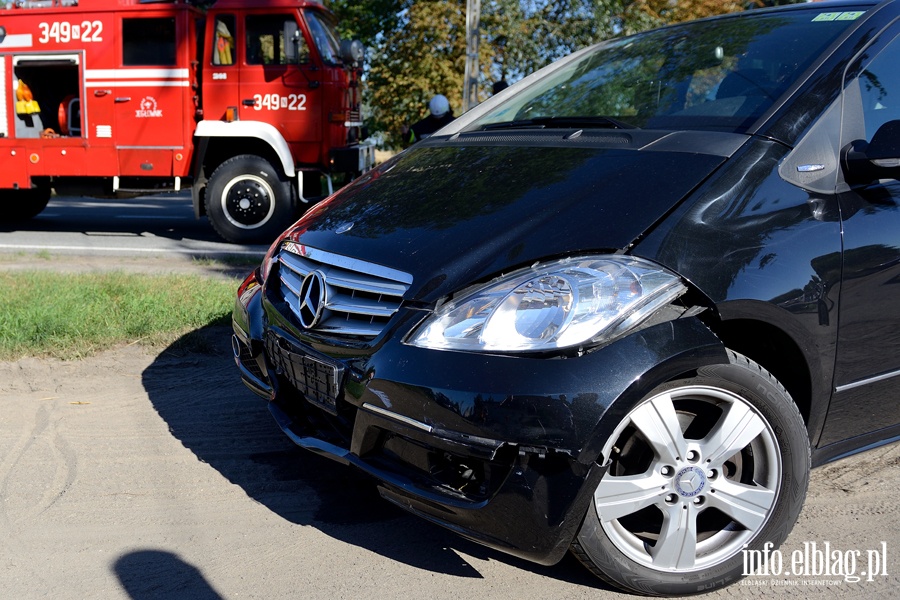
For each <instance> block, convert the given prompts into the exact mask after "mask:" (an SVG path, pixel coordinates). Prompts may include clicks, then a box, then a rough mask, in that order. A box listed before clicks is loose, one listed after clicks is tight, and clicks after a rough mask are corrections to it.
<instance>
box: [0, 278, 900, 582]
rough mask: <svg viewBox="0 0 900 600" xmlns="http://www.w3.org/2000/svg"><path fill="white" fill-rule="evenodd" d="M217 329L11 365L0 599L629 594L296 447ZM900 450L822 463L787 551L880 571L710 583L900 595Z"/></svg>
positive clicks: (6, 378)
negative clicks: (534, 559) (193, 341)
mask: <svg viewBox="0 0 900 600" xmlns="http://www.w3.org/2000/svg"><path fill="white" fill-rule="evenodd" d="M57 266H58V265H57ZM194 267H195V268H196V267H197V265H194ZM201 267H202V268H206V267H205V266H203V265H201ZM0 268H5V267H4V266H3V265H2V261H0ZM203 333H204V335H206V336H207V337H208V339H209V340H210V342H211V345H212V347H213V350H211V351H210V352H209V353H207V354H182V353H178V352H177V351H174V350H167V349H147V348H142V347H140V346H136V345H132V346H122V347H120V348H117V349H114V350H111V351H108V352H105V353H103V354H101V355H98V356H94V357H91V358H88V359H84V360H80V361H73V362H63V361H58V360H45V359H24V360H20V361H17V362H6V363H0V597H3V598H16V599H21V600H26V599H32V598H33V599H38V598H40V599H43V598H48V597H49V598H63V599H70V598H71V599H76V598H77V599H82V598H100V599H118V598H132V599H149V598H200V599H207V598H208V599H213V598H311V599H320V598H321V599H333V598H353V599H355V598H387V599H392V598H415V599H423V598H435V599H443V598H446V599H450V598H453V599H458V598H479V599H485V600H490V599H512V598H515V599H516V600H526V599H549V598H566V599H580V598H585V599H587V598H590V599H592V600H597V599H602V598H626V597H630V596H625V595H622V594H618V593H616V592H613V591H610V590H609V589H608V588H607V587H605V586H604V585H603V584H601V583H599V582H598V581H595V580H594V579H593V578H592V577H591V576H590V575H589V574H588V573H587V572H586V571H585V570H584V569H583V568H582V567H581V566H580V565H579V564H577V562H576V561H575V560H574V559H572V558H571V557H568V558H566V559H565V560H564V561H563V562H562V563H560V564H558V565H556V566H553V567H541V566H537V565H532V564H530V563H526V562H523V561H521V560H517V559H515V558H511V557H508V556H505V555H503V554H501V553H498V552H494V551H492V550H488V549H485V548H482V547H480V546H477V545H475V544H472V543H469V542H467V541H465V540H462V539H460V538H458V537H457V536H455V535H453V534H452V533H450V532H446V531H444V530H443V529H440V528H438V527H435V526H433V525H430V524H427V523H424V522H422V521H421V520H419V519H417V518H415V517H413V516H410V515H407V514H405V513H403V512H401V511H399V510H398V509H395V508H393V507H392V506H390V505H388V504H386V503H385V502H384V501H382V500H380V499H379V498H378V496H377V494H376V493H375V492H374V489H373V487H372V486H371V485H370V483H369V482H368V481H367V480H365V479H362V478H361V477H358V476H356V475H354V474H353V473H352V472H350V471H348V470H346V469H345V468H343V467H340V466H338V465H335V464H333V463H331V462H329V461H326V460H324V459H320V458H318V457H316V456H313V455H311V454H308V453H305V452H303V451H301V450H299V449H297V448H296V447H294V446H293V445H292V444H291V443H290V442H289V441H288V440H287V439H286V438H285V437H284V436H283V435H282V434H281V432H280V431H279V430H278V429H277V427H276V426H275V425H274V423H273V421H272V419H271V418H270V416H269V414H268V411H267V410H266V408H265V405H264V402H263V401H262V400H259V399H258V398H257V397H256V396H254V395H253V394H251V393H250V392H249V391H247V390H246V389H245V388H244V387H243V386H242V385H241V383H240V381H239V378H238V376H237V372H236V370H235V368H234V365H233V362H232V359H231V353H230V348H229V331H228V329H227V328H214V329H209V330H207V331H205V332H203ZM898 464H900V445H897V444H894V445H890V446H886V447H882V448H879V449H876V450H872V451H869V452H867V453H864V454H861V455H857V456H854V457H851V458H848V459H844V460H841V461H838V462H836V463H832V464H830V465H827V466H825V467H822V468H819V469H817V470H815V471H814V473H813V477H812V483H811V488H810V493H809V498H808V500H807V502H806V506H805V508H804V510H803V513H802V515H801V517H800V520H799V522H798V523H797V525H796V527H795V528H794V531H793V533H792V534H791V536H790V538H789V539H788V540H787V542H786V543H785V544H784V546H783V547H782V548H781V555H782V556H783V566H784V568H790V562H791V560H790V559H791V555H792V553H795V552H803V551H804V549H807V550H808V549H810V548H811V544H813V543H815V549H818V550H823V549H825V548H826V546H825V544H826V543H827V544H828V547H827V548H828V550H829V551H830V552H831V553H835V552H839V553H840V558H841V561H839V562H840V563H841V564H843V565H849V562H847V560H846V559H848V558H849V557H850V556H855V555H853V552H854V551H859V552H860V555H859V559H858V562H857V564H855V571H854V572H855V573H856V574H860V572H861V571H865V570H866V569H867V568H870V567H868V566H867V565H868V562H867V560H866V559H867V556H868V555H867V552H866V551H868V550H872V551H874V553H875V555H876V556H877V557H879V559H880V558H881V557H884V562H883V564H881V565H879V570H878V575H875V576H863V577H862V579H861V581H858V582H852V581H848V579H849V578H847V577H843V576H840V575H836V576H816V575H814V574H810V575H794V574H787V576H785V575H781V576H769V577H763V576H753V577H750V578H748V579H746V580H744V581H743V582H742V583H741V584H738V585H734V586H731V587H729V588H726V589H725V590H722V591H719V592H717V593H714V594H711V595H710V596H709V597H712V598H764V597H776V596H780V595H782V594H784V593H791V592H793V593H795V594H799V596H800V597H802V598H898V597H900V592H898V591H897V590H898V589H900V560H898V558H897V557H898V553H900V510H898V509H900V493H898V490H900V468H898ZM882 542H883V543H884V544H882ZM869 579H871V581H870V580H869ZM792 588H798V589H792Z"/></svg>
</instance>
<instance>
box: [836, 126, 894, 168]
mask: <svg viewBox="0 0 900 600" xmlns="http://www.w3.org/2000/svg"><path fill="white" fill-rule="evenodd" d="M841 167H843V169H844V177H845V178H846V179H847V183H872V182H873V181H878V180H879V179H900V121H888V122H887V123H885V124H884V125H882V126H881V127H879V128H878V131H876V132H875V135H873V136H872V141H870V142H868V143H867V142H865V141H864V140H854V141H852V142H850V143H849V144H848V145H847V146H846V147H845V148H844V149H843V150H842V151H841Z"/></svg>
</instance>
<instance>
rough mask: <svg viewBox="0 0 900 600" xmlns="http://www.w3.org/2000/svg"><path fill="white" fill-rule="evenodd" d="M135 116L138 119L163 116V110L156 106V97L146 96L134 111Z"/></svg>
mask: <svg viewBox="0 0 900 600" xmlns="http://www.w3.org/2000/svg"><path fill="white" fill-rule="evenodd" d="M134 116H135V117H137V118H138V119H149V118H153V117H161V116H163V114H162V110H160V109H159V108H157V107H156V98H154V97H153V96H144V99H143V100H141V103H140V108H138V109H137V110H136V111H134Z"/></svg>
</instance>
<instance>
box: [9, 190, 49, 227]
mask: <svg viewBox="0 0 900 600" xmlns="http://www.w3.org/2000/svg"><path fill="white" fill-rule="evenodd" d="M49 201H50V188H49V187H38V188H33V189H30V190H0V221H2V222H5V223H15V222H17V221H27V220H28V219H31V218H32V217H36V216H37V215H39V214H40V213H41V211H42V210H44V208H45V207H46V206H47V202H49Z"/></svg>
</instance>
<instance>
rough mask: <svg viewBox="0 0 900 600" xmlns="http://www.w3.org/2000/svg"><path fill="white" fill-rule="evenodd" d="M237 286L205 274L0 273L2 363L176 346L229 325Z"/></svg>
mask: <svg viewBox="0 0 900 600" xmlns="http://www.w3.org/2000/svg"><path fill="white" fill-rule="evenodd" d="M238 283H239V282H237V281H236V280H235V281H229V280H225V279H217V278H211V277H204V276H200V275H174V274H173V275H138V274H132V273H125V272H103V273H52V272H46V271H27V272H6V273H0V360H11V359H16V358H19V357H22V356H53V357H57V358H62V359H73V358H80V357H83V356H88V355H90V354H93V353H96V352H98V351H100V350H104V349H106V348H110V347H113V346H116V345H119V344H127V343H142V344H147V345H151V346H154V345H166V344H171V343H172V342H174V341H176V340H178V338H180V337H181V336H183V335H184V334H186V333H189V332H191V331H194V330H197V329H200V328H203V327H206V326H208V325H218V324H221V325H225V324H227V323H228V322H229V316H230V314H231V309H232V307H233V306H234V297H235V290H236V289H237V286H238Z"/></svg>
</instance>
